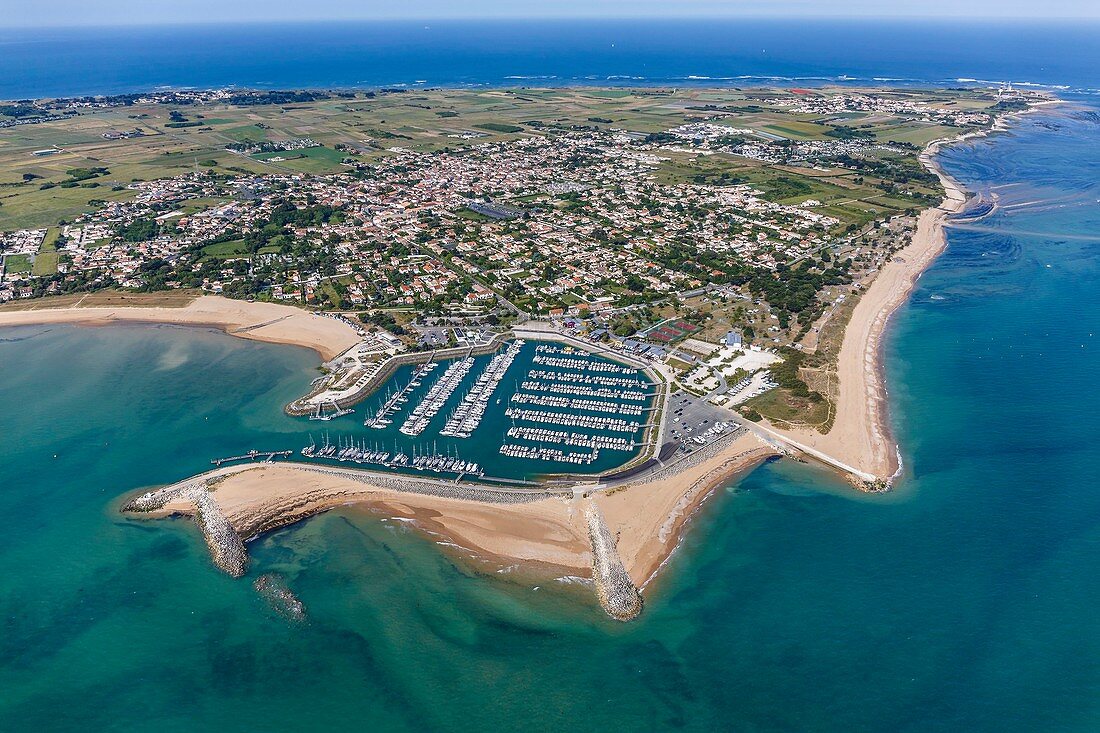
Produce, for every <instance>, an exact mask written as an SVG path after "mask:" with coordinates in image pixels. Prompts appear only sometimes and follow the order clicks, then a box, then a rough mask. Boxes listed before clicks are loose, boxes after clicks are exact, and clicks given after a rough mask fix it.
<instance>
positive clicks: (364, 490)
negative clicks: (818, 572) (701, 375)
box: [121, 432, 775, 618]
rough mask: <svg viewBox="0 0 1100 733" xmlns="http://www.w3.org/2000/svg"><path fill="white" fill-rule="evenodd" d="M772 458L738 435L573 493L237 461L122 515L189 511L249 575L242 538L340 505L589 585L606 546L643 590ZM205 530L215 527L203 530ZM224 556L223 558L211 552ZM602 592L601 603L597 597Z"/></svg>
mask: <svg viewBox="0 0 1100 733" xmlns="http://www.w3.org/2000/svg"><path fill="white" fill-rule="evenodd" d="M772 455H775V451H774V450H773V449H772V448H771V447H770V446H767V445H766V444H765V443H763V442H762V441H760V439H759V438H757V437H756V436H755V435H754V434H753V433H751V432H743V433H740V434H737V435H735V436H734V437H733V438H732V439H731V440H729V441H726V442H723V443H722V444H720V445H718V446H717V448H716V449H715V450H714V451H713V452H712V453H705V454H701V455H699V456H696V457H694V460H693V459H692V458H693V457H688V458H685V459H682V460H681V461H680V462H678V463H676V464H673V465H670V466H669V467H668V468H666V469H662V470H660V471H657V472H655V473H654V474H653V475H652V476H650V477H649V478H641V479H639V480H637V481H634V482H631V483H627V484H624V485H622V486H619V487H616V488H613V489H610V490H606V491H605V490H603V489H600V488H598V487H597V486H596V485H595V484H584V483H581V484H580V485H578V486H577V487H574V488H573V489H572V490H570V489H564V490H557V491H549V490H545V491H539V490H531V489H509V488H497V487H479V486H477V485H466V484H456V483H453V482H445V481H434V480H431V479H424V478H417V477H403V476H398V475H390V474H382V473H380V472H374V471H367V470H360V469H334V468H330V467H328V466H324V465H321V464H306V463H292V462H285V463H263V464H258V465H257V464H242V465H235V466H230V467H226V468H222V469H215V470H213V471H207V472H205V473H203V474H199V475H198V476H193V477H190V478H188V479H184V480H183V481H180V482H178V483H176V484H171V485H169V486H166V487H162V488H159V489H155V490H153V491H147V492H143V493H140V494H139V495H137V496H134V497H133V498H131V499H129V500H128V501H126V502H125V503H124V504H123V505H122V507H121V512H122V513H123V514H124V515H126V516H130V517H145V518H149V519H157V518H164V517H169V516H186V517H192V518H194V519H195V520H196V522H197V524H198V525H199V527H200V529H201V530H202V531H203V534H204V538H205V540H206V543H207V545H208V547H209V548H210V551H211V554H212V556H213V558H214V562H215V564H216V565H218V566H219V567H221V568H222V569H223V570H224V571H226V572H227V573H229V574H230V575H233V576H235V577H240V576H241V575H243V574H245V572H247V564H248V561H247V551H246V550H245V549H244V544H245V543H248V542H250V541H252V540H254V539H256V538H258V537H260V536H263V535H264V534H267V533H269V532H272V531H275V530H277V529H281V528H283V527H287V526H290V525H292V524H295V523H297V522H300V521H303V520H305V519H307V518H309V517H312V516H314V515H316V514H320V513H323V512H326V511H330V510H332V509H339V508H342V507H349V508H352V509H354V510H356V511H366V512H369V513H371V514H373V515H376V516H382V517H386V518H388V519H392V520H397V521H401V522H408V523H410V524H412V525H413V526H414V527H415V529H416V530H417V531H418V532H420V533H421V534H423V535H424V536H426V537H427V538H428V539H429V540H430V541H432V542H435V543H436V544H440V545H442V546H445V547H448V548H450V549H453V550H455V551H456V554H458V555H460V556H462V557H463V559H466V560H471V559H474V560H478V561H481V562H482V563H487V564H489V565H491V566H494V567H496V568H498V569H499V568H509V567H513V566H515V565H517V564H518V565H521V566H522V567H523V568H524V569H525V570H528V571H531V572H534V573H536V574H547V575H553V576H555V577H558V576H563V575H566V576H576V577H581V578H586V579H587V578H593V579H594V580H596V586H597V588H600V586H601V582H600V578H599V577H598V574H597V573H594V570H593V568H594V566H598V565H599V563H596V562H594V560H595V559H596V558H597V557H601V558H602V557H603V556H605V555H606V554H607V553H608V552H610V555H611V558H612V560H613V561H614V563H615V564H616V565H617V566H618V567H619V568H620V569H625V572H626V576H628V578H627V579H626V582H628V583H632V584H633V587H634V588H645V587H647V586H649V585H650V584H651V583H652V581H653V579H654V578H655V577H656V576H657V575H659V573H660V571H661V569H663V568H664V567H665V565H666V564H667V562H668V559H669V557H671V556H672V555H673V554H674V553H675V550H676V548H677V547H679V545H680V542H681V539H682V537H683V535H684V533H685V532H686V531H687V529H688V527H689V526H690V523H691V519H692V518H693V517H694V516H695V515H696V514H697V513H698V511H699V509H700V507H701V506H703V505H704V504H705V502H706V500H707V499H708V498H709V497H710V496H711V495H712V494H713V493H714V491H715V490H716V489H718V488H719V487H721V486H724V485H726V484H728V483H729V481H730V480H731V479H732V478H733V477H735V476H737V475H739V474H742V473H744V472H746V471H748V470H751V469H752V468H754V467H755V466H756V465H758V464H759V463H761V462H763V461H764V460H765V459H767V458H768V457H769V456H772ZM685 486H686V487H687V488H686V489H685V488H684V487H685ZM593 514H596V515H602V520H603V522H604V523H605V525H606V532H605V533H604V536H605V537H606V538H610V541H609V542H605V543H601V544H604V545H609V547H601V548H595V547H594V546H593V544H592V541H591V537H590V532H589V529H590V528H589V526H588V521H589V519H590V517H591V516H592V515H593ZM209 527H216V528H223V529H221V532H220V534H219V535H217V536H213V535H211V534H210V532H209V531H208V528H209ZM224 528H228V529H229V530H231V531H228V532H227V531H225V529H224ZM238 543H242V544H241V546H240V549H238ZM227 556H228V557H231V558H233V560H232V562H230V563H226V562H223V561H222V560H221V559H220V558H223V557H227ZM620 561H621V562H620ZM634 592H635V593H636V592H637V591H634ZM600 597H601V602H602V601H603V600H604V594H600ZM605 610H608V613H609V614H610V615H612V616H613V617H616V618H628V617H631V616H629V615H627V616H622V615H620V614H617V613H614V612H613V611H612V609H608V608H607V607H606V604H605ZM639 610H640V605H639Z"/></svg>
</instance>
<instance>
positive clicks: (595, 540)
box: [584, 501, 642, 621]
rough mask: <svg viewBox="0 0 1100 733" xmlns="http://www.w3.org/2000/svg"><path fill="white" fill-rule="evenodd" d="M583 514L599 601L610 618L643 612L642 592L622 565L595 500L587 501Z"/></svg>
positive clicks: (631, 616) (623, 619)
mask: <svg viewBox="0 0 1100 733" xmlns="http://www.w3.org/2000/svg"><path fill="white" fill-rule="evenodd" d="M584 518H585V521H586V522H587V524H588V538H589V540H590V541H591V542H592V579H593V580H594V581H595V583H596V596H597V597H598V598H599V599H600V605H601V606H603V610H605V611H607V615H608V616H610V617H611V618H613V619H616V620H618V621H630V620H631V619H633V618H636V617H637V616H638V614H640V613H641V612H642V594H641V593H640V592H639V591H638V588H637V587H636V586H635V585H634V581H633V580H631V579H630V575H629V574H628V573H627V572H626V568H625V567H623V561H622V560H621V559H620V558H619V552H618V550H617V549H616V547H615V538H614V537H613V536H612V535H611V531H610V530H609V529H608V528H607V524H606V523H605V522H604V520H603V515H602V514H601V513H600V510H599V508H598V507H597V506H596V505H595V503H593V502H591V501H590V502H588V504H587V506H586V507H585V509H584Z"/></svg>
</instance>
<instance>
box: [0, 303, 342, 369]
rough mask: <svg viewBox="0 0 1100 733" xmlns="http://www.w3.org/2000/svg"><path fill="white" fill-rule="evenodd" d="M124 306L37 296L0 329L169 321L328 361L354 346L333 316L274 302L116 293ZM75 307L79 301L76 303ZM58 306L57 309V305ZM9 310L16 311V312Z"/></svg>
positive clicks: (2, 313) (7, 316)
mask: <svg viewBox="0 0 1100 733" xmlns="http://www.w3.org/2000/svg"><path fill="white" fill-rule="evenodd" d="M118 298H119V299H120V300H128V301H130V303H132V305H131V304H130V303H126V304H120V305H118V306H115V305H111V306H101V305H93V306H87V307H85V306H82V305H78V304H76V303H73V299H72V298H64V299H52V298H42V299H38V300H32V301H28V302H27V303H25V304H23V303H13V304H10V305H8V306H7V307H5V308H4V309H3V310H0V326H25V325H46V324H56V323H68V324H75V325H81V326H103V325H108V324H112V323H171V324H178V325H183V326H206V327H213V328H220V329H222V330H223V331H225V332H226V333H228V334H230V335H231V336H236V337H238V338H245V339H253V340H255V341H267V342H270V343H276V344H290V345H293V346H305V347H306V348H309V349H313V350H314V351H316V352H317V353H318V354H319V355H320V356H321V358H322V359H324V360H326V361H327V360H329V359H331V358H333V357H334V356H336V355H338V354H340V353H342V352H344V351H346V350H347V349H348V348H350V347H351V346H352V345H354V344H355V343H356V342H357V341H358V340H359V337H358V335H356V333H355V330H354V329H352V328H351V327H350V326H348V325H347V324H346V323H343V322H341V321H339V320H337V319H335V318H328V317H325V316H319V315H315V314H313V313H309V312H307V311H304V310H302V309H300V308H295V307H293V306H289V305H277V304H275V303H249V302H246V301H243V300H230V299H229V298H223V297H220V296H217V295H200V296H197V297H195V298H194V299H193V300H191V301H190V302H188V303H186V305H182V306H180V307H168V306H161V305H158V306H145V305H142V303H143V302H148V301H149V299H148V298H146V297H143V296H142V295H141V294H134V295H125V296H123V295H119V296H118ZM77 303H79V301H77ZM59 305H62V306H63V307H58V306H59ZM15 308H19V309H18V310H16V309H15Z"/></svg>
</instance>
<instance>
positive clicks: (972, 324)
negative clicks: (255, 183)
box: [0, 112, 1100, 731]
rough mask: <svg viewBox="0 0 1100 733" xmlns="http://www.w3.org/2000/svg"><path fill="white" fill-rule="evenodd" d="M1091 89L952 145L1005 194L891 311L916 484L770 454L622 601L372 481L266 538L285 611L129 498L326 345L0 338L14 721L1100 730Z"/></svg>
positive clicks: (30, 724)
mask: <svg viewBox="0 0 1100 733" xmlns="http://www.w3.org/2000/svg"><path fill="white" fill-rule="evenodd" d="M1096 119H1097V118H1096V117H1090V116H1089V115H1087V114H1085V113H1083V112H1072V113H1062V114H1047V115H1044V116H1043V117H1042V118H1032V119H1030V120H1028V121H1026V122H1024V123H1022V124H1021V125H1020V126H1019V127H1018V128H1017V129H1016V130H1015V131H1014V132H1013V133H1011V134H1009V135H1002V136H998V137H995V138H991V139H988V140H982V141H977V142H974V143H973V144H971V145H969V146H966V147H964V148H958V149H954V150H952V151H950V152H949V153H947V154H946V155H945V161H946V164H947V165H948V167H949V168H950V169H951V170H952V171H953V172H954V173H955V174H956V175H957V176H959V177H960V178H961V179H962V180H964V181H966V182H968V183H969V184H971V185H973V186H975V187H988V188H992V189H993V190H995V191H996V192H997V193H998V194H999V195H1000V197H1001V201H1002V203H1003V204H1006V205H1007V206H1006V208H1002V209H1001V210H1000V212H999V213H996V214H994V215H993V216H992V217H989V218H987V219H985V220H983V221H981V222H978V223H977V224H976V228H971V229H966V230H952V231H951V233H950V237H949V243H950V246H949V248H948V250H947V252H946V253H945V255H944V256H943V257H942V258H941V259H940V260H939V261H938V262H937V263H936V264H935V265H934V266H933V267H932V268H931V270H929V271H928V272H927V273H926V274H925V275H924V277H923V278H922V279H921V281H920V283H919V285H918V287H917V289H916V292H915V293H914V296H913V300H912V302H911V303H910V304H909V305H907V306H906V307H904V308H903V309H902V310H901V311H900V312H899V315H898V317H897V318H896V320H895V321H894V323H893V326H892V329H891V332H890V338H889V340H888V344H887V365H888V368H887V370H888V379H889V384H890V387H891V403H892V415H893V419H894V423H895V430H896V432H897V434H898V436H899V437H900V439H901V441H902V445H903V452H904V459H905V465H906V476H905V479H904V481H903V483H902V485H901V487H900V489H899V490H898V491H897V492H896V493H895V494H893V495H890V496H886V497H867V496H861V495H855V494H853V493H852V492H850V491H849V490H847V489H846V488H845V487H844V486H843V485H842V484H840V483H839V482H837V481H836V480H835V479H834V478H833V477H832V476H831V475H829V474H827V473H825V472H823V471H819V470H816V469H814V468H812V467H807V466H804V465H799V464H791V463H784V462H778V463H771V464H767V465H765V466H763V467H761V468H759V469H757V470H756V471H754V472H753V473H751V474H750V475H749V476H747V477H745V478H744V479H742V480H741V481H739V482H737V483H736V484H735V485H734V486H732V487H730V488H729V489H728V490H726V491H722V492H719V493H718V494H717V495H716V497H715V499H714V500H713V501H712V502H710V503H709V504H708V505H707V506H706V508H705V509H704V511H703V512H702V514H701V515H700V516H699V518H698V520H697V521H696V522H695V524H694V525H693V527H692V529H691V531H690V532H689V533H688V535H687V537H686V539H685V542H684V544H683V547H682V548H681V550H680V551H679V552H678V553H677V555H676V556H675V557H674V559H673V561H672V563H671V564H670V566H669V567H668V569H667V572H666V573H665V574H664V575H663V576H662V577H661V579H660V581H659V583H658V585H657V586H656V587H654V588H651V589H649V592H648V600H647V606H646V610H645V613H644V615H643V616H642V617H641V619H639V620H638V621H637V622H634V623H631V624H627V625H621V624H615V623H613V622H611V621H609V620H606V619H605V618H604V617H603V615H602V613H601V612H600V611H599V609H598V608H597V606H596V604H595V602H594V601H593V600H592V599H591V595H590V594H589V593H588V592H587V591H586V590H585V589H583V588H576V587H572V586H566V585H562V584H559V583H554V582H545V581H531V580H529V579H523V578H522V577H519V576H508V575H501V574H497V573H495V572H493V571H492V569H490V568H479V567H477V566H474V567H471V566H469V565H467V564H464V563H455V562H453V561H452V560H451V559H449V558H448V557H447V556H446V555H445V554H443V553H441V552H439V548H438V547H436V546H435V545H433V544H432V543H431V542H429V541H428V540H426V539H423V538H421V537H419V536H418V535H416V534H414V533H413V532H411V531H410V530H409V529H408V528H407V527H405V526H402V525H395V524H394V523H391V522H383V521H381V520H380V519H379V518H376V517H371V516H369V515H365V514H361V513H357V512H354V511H343V512H333V513H330V514H328V515H325V516H322V517H317V518H315V519H313V520H310V521H307V522H305V523H302V524H300V525H297V526H295V527H291V528H287V529H285V530H282V531H279V532H276V533H274V534H272V535H270V536H268V537H265V538H263V539H261V540H259V541H258V542H256V543H254V544H253V545H252V546H251V552H252V555H253V558H254V563H253V564H254V570H253V573H254V574H255V573H260V572H271V571H274V572H278V573H280V574H282V575H283V576H284V577H285V578H286V579H287V582H288V583H289V585H290V586H291V587H292V588H293V589H294V590H295V592H296V593H297V594H298V595H299V597H300V598H301V599H302V601H303V602H304V603H305V606H306V609H307V615H308V618H307V620H306V621H305V622H304V623H301V624H295V623H291V622H288V621H286V620H284V619H282V618H281V617H279V616H278V615H277V614H275V613H273V612H272V611H271V610H270V609H269V608H268V607H267V606H266V604H265V603H264V602H263V600H262V599H261V598H260V597H259V596H258V595H257V594H256V593H255V591H253V590H252V588H251V584H250V583H249V582H247V581H234V580H231V579H229V578H227V577H224V576H222V575H220V574H219V573H217V572H216V571H215V570H214V569H213V568H212V566H211V565H210V562H209V560H208V558H207V556H206V553H205V550H204V548H203V546H202V543H201V540H200V538H199V535H198V533H197V531H196V530H195V528H194V527H193V526H191V525H190V524H189V523H187V522H183V521H166V522H149V523H144V522H132V521H127V520H123V519H122V518H121V517H119V516H118V514H117V513H116V506H117V504H116V502H117V499H118V497H119V496H120V495H121V494H123V493H124V492H126V491H128V490H130V489H132V488H135V487H138V486H141V485H146V484H151V483H156V482H163V481H168V480H172V479H175V478H178V477H180V476H182V475H186V474H188V473H190V472H193V471H197V470H200V469H202V468H204V464H205V462H206V461H207V460H208V459H209V457H210V456H211V455H216V454H219V453H222V452H225V451H227V450H231V449H232V448H233V447H234V446H235V445H239V446H240V447H242V448H247V447H250V446H251V445H253V444H258V443H267V442H271V441H276V440H278V439H279V438H280V437H281V436H285V435H286V433H284V432H282V431H284V430H295V431H297V430H298V429H299V426H298V425H297V424H294V423H292V422H291V423H289V424H288V423H287V422H286V421H284V419H283V418H282V417H281V416H280V415H279V409H280V407H281V405H282V403H283V402H285V401H286V400H287V399H289V398H290V397H292V396H294V395H295V393H296V392H297V391H298V390H300V388H301V386H302V384H304V383H305V382H307V381H308V380H309V378H310V377H311V376H312V374H313V371H312V370H313V368H314V366H315V358H314V356H313V355H312V354H311V353H309V352H306V351H302V350H298V349H292V348H286V347H275V346H269V345H264V344H255V343H249V342H242V341H236V340H233V339H230V338H228V337H225V336H222V335H220V334H215V333H208V332H205V331H193V330H182V329H173V328H148V327H141V328H118V329H75V328H54V329H52V330H50V331H49V332H48V333H45V334H42V335H38V336H36V337H34V338H31V339H30V340H25V341H16V342H0V369H2V377H3V378H2V379H0V438H2V439H0V516H3V517H4V530H3V532H0V572H2V577H3V578H4V580H3V582H2V583H0V623H2V624H3V628H2V629H0V729H12V730H61V731H69V730H73V731H75V730H120V731H121V730H126V731H133V730H156V731H175V730H179V731H183V730H188V731H190V730H195V729H199V728H209V727H213V726H219V727H222V728H224V729H228V730H273V731H282V730H287V731H289V730H295V731H301V730H327V729H331V728H333V727H336V726H339V727H346V728H351V727H355V728H357V729H366V730H372V731H374V730H377V731H414V730H415V731H423V730H454V731H483V730H486V729H493V728H496V729H500V730H517V729H523V730H530V731H549V730H578V731H580V730H601V729H609V728H612V727H615V728H622V729H634V730H643V731H664V730H679V729H684V730H698V731H712V730H746V731H773V730H779V731H805V730H813V731H851V730H866V731H941V730H967V731H1036V730H1042V731H1046V730H1051V731H1054V730H1057V731H1091V730H1096V729H1097V727H1100V709H1098V708H1100V702H1098V701H1100V663H1098V662H1097V660H1098V659H1100V630H1098V626H1097V622H1096V610H1095V609H1096V608H1097V607H1098V605H1100V580H1098V576H1097V574H1096V572H1095V568H1096V567H1097V562H1098V561H1100V494H1098V493H1097V490H1096V486H1097V479H1098V478H1100V477H1098V475H1097V473H1098V472H1097V468H1096V465H1097V454H1098V446H1097V436H1098V435H1100V430H1098V428H1100V425H1098V421H1100V418H1098V417H1097V416H1098V415H1100V396H1098V394H1097V392H1096V390H1095V383H1096V378H1097V377H1098V376H1100V369H1098V368H1097V357H1096V334H1097V333H1100V299H1098V298H1097V295H1098V294H1100V293H1098V291H1100V279H1098V277H1097V275H1098V272H1097V270H1098V261H1100V259H1098V248H1100V241H1098V239H1100V206H1098V204H1097V200H1098V199H1100V185H1098V181H1100V176H1098V175H1097V174H1098V173H1100V145H1098V144H1097V143H1098V139H1100V125H1098V124H1097V121H1096ZM1033 202H1038V203H1033ZM1017 204H1023V205H1021V206H1016V205H1017ZM1010 207H1011V208H1010ZM1027 232H1044V233H1045V234H1041V235H1037V234H1028V233H1027ZM43 330H44V329H32V328H21V329H8V330H4V331H2V332H0V339H8V338H18V337H23V336H27V335H32V334H36V333H40V332H41V331H43ZM234 441H237V442H236V443H234ZM55 454H56V456H57V457H56V458H55V457H54V455H55ZM490 575H491V576H492V577H486V576H490ZM536 586H538V587H537V589H536Z"/></svg>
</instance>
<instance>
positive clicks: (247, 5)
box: [0, 0, 1100, 27]
mask: <svg viewBox="0 0 1100 733" xmlns="http://www.w3.org/2000/svg"><path fill="white" fill-rule="evenodd" d="M0 11H3V12H0V26H9V27H11V26H55V25H116V24H120V23H127V24H128V23H147V24H160V23H181V22H196V21H203V22H240V21H249V20H259V21H280V20H345V19H372V18H378V19H383V18H384V19H398V18H415V19H433V18H436V19H443V18H486V17H498V18H539V17H557V18H572V17H587V18H592V17H607V18H627V17H639V18H642V17H646V18H650V17H671V16H675V17H715V16H757V17H759V16H778V17H806V16H815V17H824V16H835V17H922V16H938V17H943V16H950V17H979V18H1014V17H1015V18H1020V17H1023V18H1094V19H1095V18H1100V1H1098V0H1043V2H1035V0H534V1H532V0H402V1H401V2H394V0H382V1H379V0H294V1H291V0H0Z"/></svg>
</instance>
